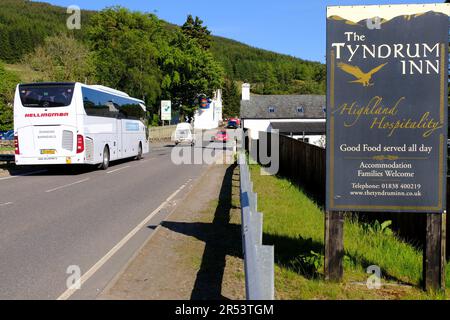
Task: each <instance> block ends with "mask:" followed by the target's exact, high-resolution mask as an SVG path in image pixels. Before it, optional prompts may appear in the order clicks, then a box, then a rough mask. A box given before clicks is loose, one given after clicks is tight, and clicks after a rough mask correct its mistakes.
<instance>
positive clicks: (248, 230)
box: [238, 152, 275, 300]
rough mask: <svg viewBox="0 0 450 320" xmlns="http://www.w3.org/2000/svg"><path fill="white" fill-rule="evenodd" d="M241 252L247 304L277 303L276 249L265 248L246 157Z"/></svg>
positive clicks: (241, 158) (243, 163)
mask: <svg viewBox="0 0 450 320" xmlns="http://www.w3.org/2000/svg"><path fill="white" fill-rule="evenodd" d="M238 161H239V168H240V182H241V184H240V199H241V221H242V251H243V253H244V269H245V292H246V298H247V300H272V299H274V292H275V288H274V248H273V246H264V245H262V234H263V216H262V213H260V212H257V200H258V196H257V194H256V193H254V192H253V191H252V190H253V184H252V182H251V180H250V171H249V168H248V165H247V163H246V158H245V154H244V153H242V152H241V153H240V154H239V157H238Z"/></svg>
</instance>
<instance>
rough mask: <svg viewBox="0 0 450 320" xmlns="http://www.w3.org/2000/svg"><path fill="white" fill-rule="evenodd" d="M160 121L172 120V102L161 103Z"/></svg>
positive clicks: (163, 101)
mask: <svg viewBox="0 0 450 320" xmlns="http://www.w3.org/2000/svg"><path fill="white" fill-rule="evenodd" d="M161 120H169V121H170V120H172V102H171V101H170V100H162V101H161Z"/></svg>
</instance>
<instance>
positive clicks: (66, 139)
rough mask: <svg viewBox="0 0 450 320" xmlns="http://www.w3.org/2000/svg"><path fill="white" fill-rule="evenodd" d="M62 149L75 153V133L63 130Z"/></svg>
mask: <svg viewBox="0 0 450 320" xmlns="http://www.w3.org/2000/svg"><path fill="white" fill-rule="evenodd" d="M62 148H63V149H65V150H69V151H73V132H72V131H69V130H63V134H62Z"/></svg>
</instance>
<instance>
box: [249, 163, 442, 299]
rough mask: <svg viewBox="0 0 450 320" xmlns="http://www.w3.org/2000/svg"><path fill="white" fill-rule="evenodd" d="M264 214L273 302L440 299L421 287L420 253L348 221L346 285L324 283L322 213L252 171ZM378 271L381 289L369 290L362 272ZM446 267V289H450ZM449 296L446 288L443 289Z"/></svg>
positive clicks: (377, 229)
mask: <svg viewBox="0 0 450 320" xmlns="http://www.w3.org/2000/svg"><path fill="white" fill-rule="evenodd" d="M251 174H252V180H253V182H254V188H255V191H256V192H257V193H258V210H259V211H261V212H263V214H264V243H265V244H273V245H275V262H276V265H275V291H276V297H277V299H442V298H444V294H442V293H441V294H427V293H424V292H423V291H422V290H421V288H420V283H421V274H422V252H421V251H418V250H417V249H415V248H414V247H413V246H411V245H409V244H407V243H405V242H403V241H401V240H399V239H398V238H396V237H395V235H394V234H392V232H391V231H390V229H389V227H386V228H384V229H383V228H381V226H375V225H367V224H362V223H358V222H357V221H354V220H352V219H350V218H347V219H346V221H345V225H344V247H345V258H344V281H343V282H342V283H328V282H325V281H323V240H324V239H323V238H324V215H323V209H322V208H320V207H319V206H317V205H316V204H315V203H314V202H313V201H312V200H311V199H310V198H308V196H307V195H306V194H305V193H304V192H303V191H302V190H301V189H299V188H298V187H297V186H295V185H293V184H291V183H290V182H289V181H287V180H285V179H280V178H277V177H274V176H262V175H260V169H259V167H258V166H251ZM370 265H377V266H379V267H380V268H381V270H382V283H383V286H382V288H381V289H368V288H367V286H366V285H365V284H366V281H367V279H368V277H369V275H368V274H367V273H366V268H367V267H368V266H370ZM449 280H450V268H449V266H447V288H449V287H450V281H449ZM447 291H448V289H447Z"/></svg>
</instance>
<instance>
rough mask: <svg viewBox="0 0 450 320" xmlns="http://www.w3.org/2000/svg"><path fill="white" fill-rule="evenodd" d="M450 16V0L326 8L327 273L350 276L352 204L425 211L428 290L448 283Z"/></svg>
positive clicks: (336, 277) (363, 208)
mask: <svg viewBox="0 0 450 320" xmlns="http://www.w3.org/2000/svg"><path fill="white" fill-rule="evenodd" d="M449 14H450V5H449V4H430V5H389V6H387V5H386V6H349V7H343V6H339V7H328V9H327V190H326V215H325V277H326V279H328V280H334V281H339V280H340V279H342V275H343V267H342V260H343V256H344V246H343V235H344V230H343V225H344V222H343V220H344V218H343V217H344V213H345V212H346V211H349V212H360V211H367V212H374V214H376V212H382V211H385V212H401V213H402V214H409V213H411V212H420V213H421V214H424V215H426V216H427V227H426V241H425V246H424V260H423V261H424V268H423V270H424V272H423V283H424V288H425V289H426V290H437V289H442V288H444V287H445V237H446V230H445V219H446V214H445V208H446V203H445V202H446V176H447V174H446V173H447V161H446V159H447V126H448V124H447V108H448V106H447V95H448V93H447V81H448V68H447V67H448V49H447V48H448V29H449V28H448V27H449ZM411 219H414V217H413V216H411Z"/></svg>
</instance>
